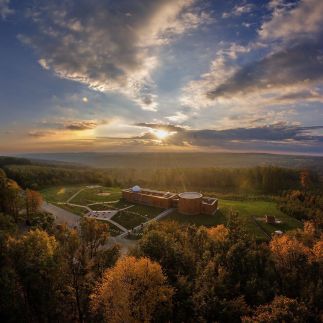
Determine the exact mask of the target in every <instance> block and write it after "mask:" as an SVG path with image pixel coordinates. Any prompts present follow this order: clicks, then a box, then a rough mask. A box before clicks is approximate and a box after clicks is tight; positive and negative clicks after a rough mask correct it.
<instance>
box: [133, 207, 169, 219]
mask: <svg viewBox="0 0 323 323" xmlns="http://www.w3.org/2000/svg"><path fill="white" fill-rule="evenodd" d="M127 211H129V212H134V213H139V214H141V215H145V216H147V218H148V219H152V218H154V217H155V216H157V215H158V214H159V213H162V212H163V211H164V209H160V208H157V207H153V206H148V205H140V204H133V206H132V207H131V208H129V209H128V210H127Z"/></svg>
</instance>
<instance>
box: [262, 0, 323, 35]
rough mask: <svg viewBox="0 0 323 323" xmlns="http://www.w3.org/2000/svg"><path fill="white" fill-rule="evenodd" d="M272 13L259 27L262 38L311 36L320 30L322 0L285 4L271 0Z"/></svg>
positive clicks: (322, 14) (306, 0)
mask: <svg viewBox="0 0 323 323" xmlns="http://www.w3.org/2000/svg"><path fill="white" fill-rule="evenodd" d="M270 8H271V9H273V14H272V17H271V19H270V20H268V21H266V22H265V23H264V24H263V25H262V27H261V28H260V31H259V34H260V36H261V38H263V39H278V38H281V39H284V40H290V39H295V38H299V37H300V36H305V37H308V36H310V37H311V36H312V35H313V33H314V34H315V33H318V32H321V31H322V16H323V1H320V0H301V1H300V2H299V4H298V5H297V6H295V4H289V5H286V4H285V3H284V2H283V1H277V0H274V1H271V2H270Z"/></svg>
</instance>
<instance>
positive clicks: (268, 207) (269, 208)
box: [219, 199, 302, 237]
mask: <svg viewBox="0 0 323 323" xmlns="http://www.w3.org/2000/svg"><path fill="white" fill-rule="evenodd" d="M219 207H220V208H221V210H222V211H223V212H224V213H225V214H228V213H229V212H230V210H234V211H237V212H238V213H239V217H240V219H241V220H242V221H243V222H244V223H245V225H246V228H247V230H249V231H250V232H252V233H254V234H255V235H256V237H259V236H263V232H259V231H261V230H260V229H259V228H257V226H256V225H255V223H254V220H253V218H255V219H256V221H257V222H258V224H259V225H260V226H261V227H262V228H263V229H264V230H265V231H266V232H267V233H268V234H269V235H270V234H271V233H272V232H274V231H275V230H282V231H284V232H285V231H288V230H293V229H297V228H300V227H301V226H302V223H301V222H299V221H298V220H296V219H294V218H292V217H290V216H288V215H286V214H284V213H283V212H281V211H280V210H279V209H278V208H277V204H276V203H275V202H269V201H232V200H222V199H221V200H219ZM265 215H274V216H275V217H276V219H277V220H281V221H282V223H281V224H275V225H270V224H266V223H265V221H262V220H258V219H262V218H264V217H265ZM259 233H260V234H259Z"/></svg>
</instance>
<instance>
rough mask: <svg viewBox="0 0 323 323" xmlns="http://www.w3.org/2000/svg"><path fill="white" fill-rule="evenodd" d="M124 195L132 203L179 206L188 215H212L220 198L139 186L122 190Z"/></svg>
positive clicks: (179, 210) (169, 206)
mask: <svg viewBox="0 0 323 323" xmlns="http://www.w3.org/2000/svg"><path fill="white" fill-rule="evenodd" d="M122 197H123V198H124V199H125V200H126V201H128V202H131V203H137V204H143V205H150V206H154V207H160V208H163V209H168V208H171V207H173V208H177V210H178V212H179V213H181V214H187V215H197V214H208V215H212V214H214V213H215V212H216V210H217V208H218V200H217V199H215V198H211V197H204V196H203V195H202V194H201V193H197V192H184V193H180V194H177V193H171V192H164V191H155V190H150V189H141V188H140V187H139V186H134V187H133V188H128V189H124V190H122Z"/></svg>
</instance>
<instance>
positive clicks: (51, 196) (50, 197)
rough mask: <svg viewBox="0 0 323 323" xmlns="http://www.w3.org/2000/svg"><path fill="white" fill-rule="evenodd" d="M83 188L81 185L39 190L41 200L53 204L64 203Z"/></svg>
mask: <svg viewBox="0 0 323 323" xmlns="http://www.w3.org/2000/svg"><path fill="white" fill-rule="evenodd" d="M82 187H83V186H82V185H73V186H71V185H69V186H64V185H61V186H53V187H50V188H46V189H43V190H41V194H42V195H43V198H44V199H45V200H46V201H48V202H51V203H54V202H66V201H67V200H68V199H69V198H70V197H71V196H73V194H75V193H76V192H77V191H79V190H80V189H81V188H82Z"/></svg>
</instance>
